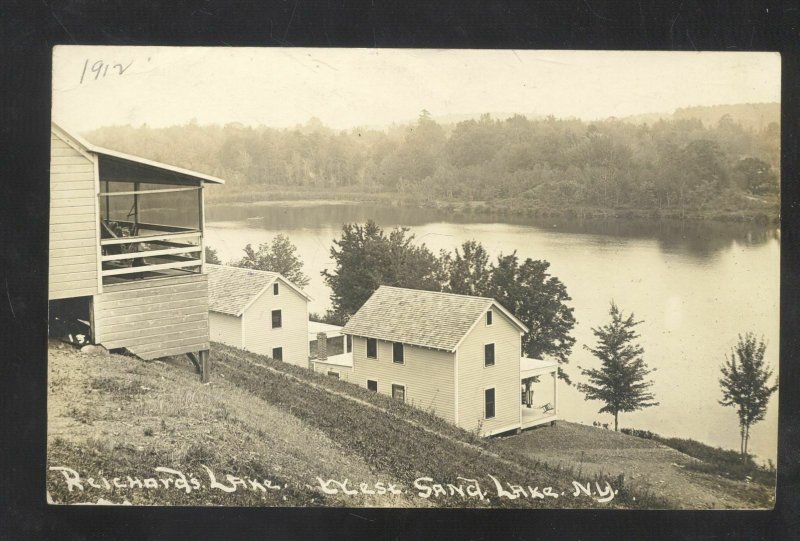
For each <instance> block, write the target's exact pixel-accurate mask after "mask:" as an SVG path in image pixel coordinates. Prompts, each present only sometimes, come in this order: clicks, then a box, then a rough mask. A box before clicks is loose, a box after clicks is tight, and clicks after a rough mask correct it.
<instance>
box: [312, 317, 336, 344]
mask: <svg viewBox="0 0 800 541" xmlns="http://www.w3.org/2000/svg"><path fill="white" fill-rule="evenodd" d="M320 332H324V333H325V334H326V335H328V338H335V337H337V336H342V328H341V327H340V326H338V325H331V324H329V323H322V322H320V321H309V322H308V340H309V341H311V340H316V339H317V333H320Z"/></svg>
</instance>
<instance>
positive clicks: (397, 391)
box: [392, 383, 406, 402]
mask: <svg viewBox="0 0 800 541" xmlns="http://www.w3.org/2000/svg"><path fill="white" fill-rule="evenodd" d="M392 398H396V399H397V400H400V401H402V402H405V401H406V386H405V385H397V384H394V383H393V384H392Z"/></svg>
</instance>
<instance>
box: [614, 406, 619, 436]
mask: <svg viewBox="0 0 800 541" xmlns="http://www.w3.org/2000/svg"><path fill="white" fill-rule="evenodd" d="M618 429H619V412H618V411H615V412H614V432H619V430H618Z"/></svg>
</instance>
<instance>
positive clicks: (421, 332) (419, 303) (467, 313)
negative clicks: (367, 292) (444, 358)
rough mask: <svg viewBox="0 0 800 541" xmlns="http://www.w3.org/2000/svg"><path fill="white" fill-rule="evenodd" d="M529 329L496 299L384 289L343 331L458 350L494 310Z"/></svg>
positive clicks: (525, 329) (383, 287) (373, 295)
mask: <svg viewBox="0 0 800 541" xmlns="http://www.w3.org/2000/svg"><path fill="white" fill-rule="evenodd" d="M492 307H495V308H497V309H498V310H499V311H500V312H502V313H503V314H505V315H506V316H507V317H508V319H509V320H510V321H511V322H512V323H513V324H514V325H515V326H517V327H518V328H519V329H520V331H522V332H527V331H528V328H527V327H526V326H525V325H524V324H523V323H522V322H521V321H520V320H518V319H517V318H516V317H514V316H513V314H511V312H509V311H508V310H506V309H505V308H504V307H503V306H501V305H500V303H498V302H497V301H495V300H494V299H491V298H489V297H472V296H469V295H456V294H454V293H440V292H437V291H422V290H419V289H405V288H401V287H391V286H381V287H379V288H378V289H377V291H375V293H373V294H372V296H371V297H370V298H369V299H368V300H367V302H365V303H364V305H363V306H362V307H361V308H360V309H359V310H358V312H356V313H355V314H354V315H353V317H351V318H350V320H349V321H348V322H347V324H346V325H345V326H344V328H343V329H342V332H343V333H344V334H353V335H356V336H365V337H369V338H378V339H380V340H387V341H390V342H402V343H404V344H410V345H415V346H423V347H429V348H435V349H442V350H445V351H455V350H456V348H458V346H459V345H460V344H461V341H462V340H463V339H464V337H465V336H466V335H467V334H468V333H469V332H470V331H471V330H472V328H473V327H474V326H475V325H476V324H477V323H478V321H480V320H481V319H482V317H483V315H484V314H485V313H486V311H487V310H489V309H490V308H492Z"/></svg>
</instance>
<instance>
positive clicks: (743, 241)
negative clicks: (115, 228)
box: [206, 203, 780, 259]
mask: <svg viewBox="0 0 800 541" xmlns="http://www.w3.org/2000/svg"><path fill="white" fill-rule="evenodd" d="M206 218H207V220H209V221H231V222H242V221H246V223H247V224H248V227H253V228H261V229H265V230H268V231H274V230H283V231H286V232H291V231H293V230H297V229H321V228H330V227H335V228H338V227H340V226H341V225H342V224H344V223H349V222H365V221H367V220H370V219H372V220H375V221H376V222H377V223H378V224H379V225H381V226H383V227H394V226H397V225H405V226H410V227H414V226H421V225H427V224H432V223H440V222H446V223H450V224H481V223H486V224H493V223H504V224H510V225H518V226H527V227H535V228H537V229H541V230H547V231H550V232H554V233H565V234H568V235H575V234H579V235H584V236H597V237H598V238H597V239H595V240H596V241H598V242H601V243H602V242H605V241H611V242H618V241H619V240H620V239H648V240H653V239H654V240H656V241H657V243H658V246H659V248H660V249H661V250H662V251H663V252H666V253H676V252H680V253H683V254H685V255H689V256H693V257H696V258H700V259H703V258H707V257H711V256H713V255H714V254H717V253H719V252H722V251H725V250H728V249H730V248H731V247H733V245H734V244H738V245H744V246H757V245H761V244H765V243H767V242H769V241H770V240H780V234H779V230H778V229H776V228H770V227H764V226H758V225H756V224H742V223H727V222H711V221H704V222H698V221H692V222H679V221H668V220H662V221H656V220H586V219H584V220H577V219H564V218H536V217H530V216H519V215H505V214H498V213H487V212H459V211H452V210H443V209H420V208H414V207H400V206H392V205H377V206H376V205H370V204H354V203H338V204H314V205H301V204H291V203H289V204H287V205H221V206H209V207H208V208H207V209H206Z"/></svg>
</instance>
